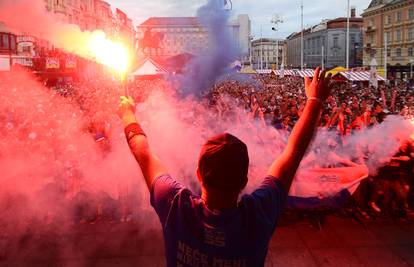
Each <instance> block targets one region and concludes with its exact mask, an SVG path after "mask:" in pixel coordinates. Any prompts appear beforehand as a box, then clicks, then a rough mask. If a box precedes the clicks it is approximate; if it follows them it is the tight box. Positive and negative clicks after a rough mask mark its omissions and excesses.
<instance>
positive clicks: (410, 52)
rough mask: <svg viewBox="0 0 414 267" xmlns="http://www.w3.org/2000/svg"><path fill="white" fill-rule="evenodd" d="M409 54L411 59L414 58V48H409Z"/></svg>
mask: <svg viewBox="0 0 414 267" xmlns="http://www.w3.org/2000/svg"><path fill="white" fill-rule="evenodd" d="M407 53H408V56H409V57H412V56H413V48H412V47H409V48H408V50H407Z"/></svg>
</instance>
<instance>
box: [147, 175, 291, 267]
mask: <svg viewBox="0 0 414 267" xmlns="http://www.w3.org/2000/svg"><path fill="white" fill-rule="evenodd" d="M286 198H287V194H286V192H285V190H284V189H283V187H282V185H281V183H280V182H279V181H278V180H276V179H275V178H273V177H267V178H265V179H264V181H263V183H262V185H261V186H260V187H259V188H258V189H257V190H256V191H254V192H253V193H252V194H250V195H244V196H243V197H242V198H241V200H240V202H239V203H238V206H237V208H234V209H232V210H229V211H225V212H219V211H211V210H209V209H208V208H207V207H206V206H205V205H204V203H203V202H202V200H201V198H200V197H199V196H195V195H193V193H192V192H191V191H190V190H188V189H186V188H184V187H183V186H181V185H180V184H179V183H178V182H177V181H175V180H174V179H172V178H171V176H169V175H162V176H160V177H158V178H157V179H156V180H155V181H154V182H153V184H152V188H151V205H152V206H153V207H154V209H155V211H156V212H157V214H158V216H159V218H160V221H161V224H162V228H163V233H164V241H165V250H166V257H167V265H168V266H177V267H184V266H185V267H190V266H191V267H228V266H229V267H230V266H231V267H233V266H235V267H247V266H253V267H257V266H263V265H264V262H265V258H266V254H267V249H268V244H269V241H270V239H271V237H272V234H273V232H274V230H275V228H276V223H277V220H278V218H279V217H280V214H281V213H282V209H283V207H284V205H285V202H286Z"/></svg>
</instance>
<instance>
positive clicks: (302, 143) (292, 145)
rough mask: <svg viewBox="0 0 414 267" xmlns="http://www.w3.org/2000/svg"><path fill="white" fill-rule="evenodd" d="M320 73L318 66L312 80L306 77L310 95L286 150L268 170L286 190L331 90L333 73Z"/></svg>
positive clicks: (307, 89) (307, 94)
mask: <svg viewBox="0 0 414 267" xmlns="http://www.w3.org/2000/svg"><path fill="white" fill-rule="evenodd" d="M319 74H320V68H317V69H316V71H315V76H314V77H313V80H312V81H310V79H308V78H305V91H306V96H307V97H308V100H307V103H306V106H305V109H304V110H303V113H302V116H300V118H299V120H298V122H297V123H296V125H295V127H294V128H293V130H292V133H291V135H290V137H289V141H288V144H287V146H286V148H285V150H284V151H283V153H282V155H281V156H280V157H279V158H277V159H276V160H275V161H274V162H273V163H272V165H271V167H270V169H269V171H268V175H270V176H273V177H276V178H277V179H279V180H280V181H281V183H282V185H283V187H284V189H285V190H286V192H289V190H290V186H291V184H292V181H293V178H294V177H295V174H296V171H297V169H298V167H299V164H300V162H301V160H302V158H303V156H304V155H305V153H306V150H307V149H308V146H309V144H310V142H311V140H312V138H313V135H314V133H315V129H316V126H317V123H318V121H319V118H320V115H321V111H322V105H323V103H324V102H325V100H326V98H327V97H328V95H329V94H330V91H331V82H330V81H331V75H328V77H325V76H326V71H323V72H322V74H321V75H319ZM319 76H320V77H319Z"/></svg>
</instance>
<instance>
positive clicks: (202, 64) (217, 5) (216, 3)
mask: <svg viewBox="0 0 414 267" xmlns="http://www.w3.org/2000/svg"><path fill="white" fill-rule="evenodd" d="M197 18H198V22H199V23H200V25H202V26H204V27H205V28H206V29H207V31H208V41H207V43H206V44H205V48H203V49H206V53H205V54H204V55H197V57H195V58H194V59H193V60H192V61H191V62H190V64H188V66H187V67H186V69H185V70H184V77H182V81H181V82H182V84H181V87H182V91H183V93H184V94H185V95H188V94H195V95H199V94H201V93H202V92H203V91H206V90H208V89H209V88H210V87H211V86H212V85H213V84H214V83H215V82H216V81H217V80H218V78H219V77H220V76H222V75H224V74H226V73H228V72H230V64H231V63H232V62H234V61H235V60H236V57H237V55H238V54H239V51H237V48H236V47H235V46H234V44H233V42H232V39H231V33H230V30H229V28H228V22H229V18H230V11H228V10H225V9H224V8H223V1H222V0H209V1H208V2H207V3H206V4H205V5H204V6H202V7H200V8H199V9H198V10H197Z"/></svg>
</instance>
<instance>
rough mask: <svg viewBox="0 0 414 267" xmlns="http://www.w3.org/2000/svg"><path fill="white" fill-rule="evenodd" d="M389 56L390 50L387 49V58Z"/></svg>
mask: <svg viewBox="0 0 414 267" xmlns="http://www.w3.org/2000/svg"><path fill="white" fill-rule="evenodd" d="M390 56H391V49H390V48H388V49H387V57H390Z"/></svg>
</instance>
